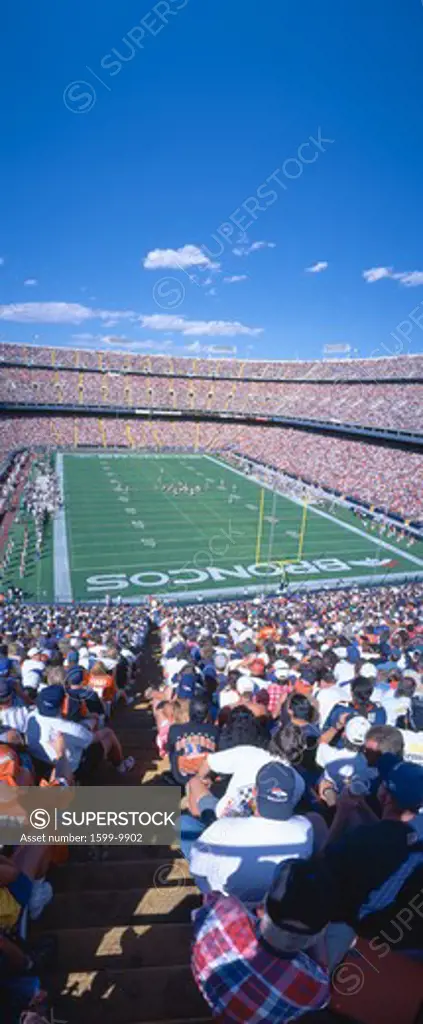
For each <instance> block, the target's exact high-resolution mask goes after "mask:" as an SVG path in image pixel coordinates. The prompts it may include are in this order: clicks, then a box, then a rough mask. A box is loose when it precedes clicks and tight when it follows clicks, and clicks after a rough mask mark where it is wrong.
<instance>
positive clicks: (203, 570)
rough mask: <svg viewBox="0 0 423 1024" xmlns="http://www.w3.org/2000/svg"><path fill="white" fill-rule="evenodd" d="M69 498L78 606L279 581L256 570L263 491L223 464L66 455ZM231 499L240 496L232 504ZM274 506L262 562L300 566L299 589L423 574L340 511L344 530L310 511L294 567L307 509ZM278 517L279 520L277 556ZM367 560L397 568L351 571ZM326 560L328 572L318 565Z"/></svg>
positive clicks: (293, 569)
mask: <svg viewBox="0 0 423 1024" xmlns="http://www.w3.org/2000/svg"><path fill="white" fill-rule="evenodd" d="M161 481H165V482H167V483H170V482H171V481H184V482H187V483H188V484H189V485H191V484H192V485H195V484H199V485H200V486H201V488H202V490H201V493H200V494H199V495H195V496H191V495H186V494H180V495H178V496H171V495H169V494H166V493H163V492H162V491H161V489H160V483H161ZM206 484H208V488H207V490H205V487H206ZM119 488H122V489H124V488H127V491H126V490H122V491H120V490H119ZM64 491H65V507H66V524H67V538H68V550H69V563H70V570H71V583H72V591H73V596H74V598H76V599H79V600H80V599H83V598H87V597H89V598H97V599H99V598H101V597H104V595H105V593H110V594H112V595H114V596H117V595H118V594H120V595H121V596H122V598H124V599H125V598H128V597H142V596H146V595H148V594H151V593H160V594H162V595H163V594H172V593H173V594H178V595H181V594H185V596H187V595H189V594H190V593H196V592H197V591H201V592H205V593H212V592H213V591H218V590H223V589H228V588H238V589H239V590H241V591H243V590H244V589H250V588H251V587H254V586H257V585H260V584H267V585H269V586H270V585H271V584H273V585H274V584H275V582H277V579H278V577H277V575H274V573H275V572H277V570H275V569H274V567H273V568H272V567H270V568H269V567H268V568H266V567H264V568H263V567H261V568H256V569H255V570H254V569H253V568H252V567H254V565H255V562H256V537H257V525H258V515H259V499H260V489H259V486H258V485H257V483H256V482H255V481H252V480H250V479H247V478H245V477H243V476H240V475H239V474H236V473H234V472H233V470H232V469H230V468H229V467H227V466H225V465H224V464H223V463H217V462H216V461H213V460H212V459H210V458H207V457H204V456H188V455H186V456H183V455H180V456H173V455H168V456H166V455H163V456H157V457H154V456H141V455H132V454H131V455H127V456H122V455H117V456H113V455H112V454H109V455H105V456H103V455H100V456H99V455H92V456H91V455H90V456H78V455H65V456H64ZM231 495H235V497H233V498H232V501H230V500H229V499H230V496H231ZM273 500H274V499H273V494H272V493H270V492H269V491H266V492H265V509H264V517H265V518H264V529H263V538H262V545H261V557H260V561H261V562H263V563H268V562H272V561H273V560H274V559H276V558H277V559H285V560H288V559H292V560H293V561H294V564H293V565H291V566H290V567H289V568H288V572H289V578H290V580H292V581H298V582H300V581H302V580H318V579H328V578H333V577H335V578H337V577H338V578H339V577H341V578H347V579H349V578H350V577H351V578H352V577H360V576H367V575H372V574H378V575H380V574H381V573H383V574H385V573H386V574H387V575H391V574H393V573H398V572H407V571H408V572H418V571H419V569H423V561H422V563H421V565H420V566H419V565H416V564H415V563H413V562H412V561H411V560H409V559H408V557H407V555H408V551H407V549H404V551H401V549H400V548H399V546H398V545H396V544H395V545H394V547H395V552H392V551H389V550H385V549H384V548H383V547H382V546H381V545H379V544H378V543H374V542H373V537H374V535H373V534H370V535H369V537H367V536H366V535H364V536H362V535H357V534H355V533H353V532H351V531H349V530H347V529H346V528H345V526H344V522H345V523H346V525H349V524H352V525H353V526H355V527H357V525H359V524H358V523H357V520H356V519H355V518H354V517H353V515H352V514H351V513H349V512H347V513H345V512H344V511H343V513H342V516H343V519H342V520H340V521H339V522H337V521H336V519H334V518H331V519H325V518H323V517H322V516H319V515H317V514H316V513H315V512H314V511H312V510H311V509H310V511H309V514H308V521H307V530H306V535H305V543H304V549H303V559H302V563H301V564H300V565H296V564H295V559H296V558H297V556H298V544H299V540H298V534H299V531H300V526H301V516H302V508H301V507H300V506H299V505H297V504H295V503H294V502H292V501H290V500H289V499H286V498H283V497H280V496H277V498H276V504H275V507H273ZM131 509H132V510H134V511H130V510H131ZM272 511H273V513H274V517H275V519H276V520H277V522H276V524H275V525H274V530H273V538H272V548H271V550H270V549H269V542H270V539H271V525H272V524H271V523H270V522H269V520H268V517H270V516H271V513H272ZM416 550H417V545H416V546H415V547H414V548H413V549H412V551H411V552H410V554H411V555H412V556H414V557H415V556H416ZM396 552H398V553H396ZM368 558H371V559H376V560H377V561H379V562H380V561H384V560H385V559H386V560H387V561H388V562H391V561H392V562H393V563H394V564H392V565H382V566H381V565H375V566H371V565H367V564H366V565H364V566H363V565H358V566H353V565H351V564H350V563H351V562H353V561H359V562H361V561H364V560H366V559H368ZM327 559H337V560H338V563H336V562H334V563H330V562H327V561H325V560H327ZM319 561H320V562H321V563H322V564H320V565H316V562H319ZM181 570H183V571H181ZM210 570H211V572H210ZM224 570H226V573H225V572H224ZM94 577H95V579H93V578H94ZM98 577H103V578H102V579H98ZM133 577H135V579H134V578H133Z"/></svg>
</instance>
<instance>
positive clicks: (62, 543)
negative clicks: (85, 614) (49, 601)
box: [53, 453, 72, 603]
mask: <svg viewBox="0 0 423 1024" xmlns="http://www.w3.org/2000/svg"><path fill="white" fill-rule="evenodd" d="M56 473H57V476H58V481H59V488H60V497H61V499H62V503H63V504H62V508H60V509H59V511H58V512H56V515H55V517H54V520H53V586H54V600H55V601H56V602H57V603H60V602H61V601H72V586H71V578H70V568H69V551H68V538H67V533H66V511H65V505H64V486H63V455H62V454H61V453H58V454H57V456H56Z"/></svg>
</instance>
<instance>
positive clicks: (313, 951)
mask: <svg viewBox="0 0 423 1024" xmlns="http://www.w3.org/2000/svg"><path fill="white" fill-rule="evenodd" d="M297 864H302V862H301V861H298V862H296V861H294V862H287V863H286V864H282V867H281V868H280V869H279V872H280V875H279V876H278V879H277V888H276V891H275V892H273V891H271V893H270V894H269V897H268V899H267V901H266V905H265V914H264V916H263V917H262V919H261V920H260V918H257V917H256V916H255V915H253V914H252V913H250V912H249V911H248V910H247V909H246V908H245V907H244V906H243V904H242V903H241V902H240V901H239V900H237V899H236V898H235V897H234V896H222V895H220V894H218V893H210V894H209V895H208V896H206V898H205V901H204V904H203V906H202V907H201V909H200V910H197V911H196V912H195V915H194V942H193V946H192V958H191V968H192V972H193V975H194V979H195V981H196V984H197V985H198V987H199V989H200V991H201V992H202V995H203V996H204V999H205V1000H206V1002H207V1003H208V1005H209V1006H210V1007H211V1010H212V1012H213V1015H214V1016H215V1017H218V1018H219V1019H220V1020H221V1021H224V1020H228V1021H233V1022H234V1024H245V1021H247V1020H260V1021H261V1022H262V1024H282V1022H283V1021H289V1020H291V1021H293V1020H297V1019H298V1018H300V1017H301V1018H302V1017H303V1016H305V1015H306V1014H307V1013H308V1012H310V1011H312V1010H319V1009H321V1008H322V1007H324V1006H326V1005H327V1003H328V1002H329V996H330V989H329V977H328V974H327V971H326V969H325V968H324V967H323V966H321V964H322V960H320V962H319V960H318V959H317V957H318V956H319V954H320V955H321V941H320V939H321V937H320V933H319V932H314V931H312V930H311V928H310V927H309V926H307V925H305V926H303V925H301V924H300V923H299V922H298V916H297V913H296V912H295V910H294V909H293V906H292V904H293V903H294V906H295V902H296V901H295V899H294V900H291V901H289V903H288V906H287V910H286V911H285V909H284V897H285V893H286V890H287V889H288V890H289V883H290V880H291V879H292V878H293V877H294V879H295V870H296V867H297ZM301 885H302V879H301V881H300V887H301ZM297 891H298V886H296V892H297ZM314 956H316V958H314Z"/></svg>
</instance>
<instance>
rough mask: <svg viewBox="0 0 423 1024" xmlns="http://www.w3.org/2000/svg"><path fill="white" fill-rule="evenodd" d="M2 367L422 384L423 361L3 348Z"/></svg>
mask: <svg viewBox="0 0 423 1024" xmlns="http://www.w3.org/2000/svg"><path fill="white" fill-rule="evenodd" d="M0 362H3V363H7V364H11V365H18V366H29V367H31V366H39V367H44V368H46V369H51V368H53V369H80V370H84V369H86V370H116V371H118V372H126V373H135V372H138V373H145V374H151V375H154V374H166V375H168V376H171V377H172V376H173V375H174V374H178V375H180V376H182V377H185V376H186V377H190V376H204V377H209V378H214V379H217V380H219V379H221V378H222V377H229V378H231V379H235V380H251V379H255V378H258V379H263V380H332V381H342V380H352V381H354V380H380V379H383V380H395V379H398V378H403V379H409V380H413V379H417V380H418V379H421V378H422V377H423V356H422V355H420V354H416V355H408V354H406V355H393V356H376V357H371V358H369V359H314V360H304V359H279V360H257V359H248V360H242V359H231V358H230V357H229V358H227V357H225V358H224V359H219V358H209V359H201V358H197V357H196V356H192V357H187V356H170V355H166V356H165V355H137V354H133V353H127V352H112V351H109V352H103V351H89V350H87V349H68V348H48V347H46V346H44V345H13V344H9V343H7V342H0Z"/></svg>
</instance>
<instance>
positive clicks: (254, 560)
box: [0, 345, 423, 601]
mask: <svg viewBox="0 0 423 1024" xmlns="http://www.w3.org/2000/svg"><path fill="white" fill-rule="evenodd" d="M0 354H1V359H2V366H3V370H4V372H3V374H2V381H1V385H0V388H1V391H0V397H1V400H2V405H3V413H4V419H3V423H2V428H1V447H2V452H3V455H4V458H5V462H4V465H3V479H4V480H5V481H7V476H8V473H10V472H11V471H12V470H13V465H14V463H15V462H16V459H21V458H22V457H24V456H25V453H26V452H28V449H27V448H26V446H25V439H27V438H28V435H31V437H33V438H34V439H35V440H36V445H34V446H33V447H34V448H37V449H38V450H39V452H43V453H44V456H45V454H46V453H47V454H48V458H49V461H50V466H51V467H52V468H53V469H54V472H55V473H56V474H57V479H58V488H59V490H60V503H61V509H60V512H59V513H58V515H57V516H56V517H55V518H54V521H53V522H52V521H46V523H45V524H44V527H43V545H42V552H40V553H39V556H37V557H36V558H35V557H34V544H35V538H34V529H33V527H32V526H31V522H29V523H27V524H26V525H25V522H24V517H22V516H20V515H17V516H16V517H14V522H13V525H10V526H8V527H7V540H6V533H5V531H3V540H4V541H5V542H6V543H5V544H4V547H5V549H6V551H7V552H8V557H7V565H6V570H5V572H4V581H3V586H4V587H6V588H7V587H14V586H20V587H22V590H23V592H24V593H25V596H26V597H27V598H29V599H35V600H41V599H43V600H45V601H51V600H56V601H71V600H73V599H75V600H79V601H80V600H100V599H101V598H104V596H105V595H106V594H109V595H110V596H117V595H120V596H121V597H122V598H124V599H130V600H134V601H136V600H139V601H142V600H143V599H144V600H145V599H146V598H147V597H148V596H151V595H152V594H153V595H159V596H160V597H161V598H165V599H166V598H170V599H171V598H172V597H174V598H176V599H177V600H179V599H181V598H186V599H189V598H190V597H191V598H194V599H195V598H196V597H200V598H201V597H204V596H210V597H212V596H213V594H214V595H215V596H216V597H219V596H220V597H222V596H228V597H229V596H231V595H232V596H240V595H242V594H244V596H245V595H247V594H251V595H253V594H254V593H261V592H263V591H268V592H271V591H272V590H274V589H275V587H277V586H280V585H284V586H288V587H291V588H292V587H294V588H298V586H299V585H301V586H303V587H304V588H307V587H308V586H313V585H314V586H316V585H328V586H331V585H339V584H340V583H342V582H343V581H345V579H348V580H350V581H351V583H359V584H360V583H366V582H372V580H373V581H374V582H379V583H380V582H382V580H384V579H388V578H389V579H392V582H394V581H395V580H404V581H405V580H407V579H408V580H411V579H416V578H419V574H420V572H421V570H422V568H423V549H422V546H421V527H422V508H421V493H422V482H423V481H422V462H421V454H420V453H421V440H422V439H421V409H422V404H423V403H422V392H423V386H422V383H421V380H422V375H423V374H422V368H423V360H422V357H421V356H415V357H408V358H407V357H397V358H395V357H392V358H382V359H378V358H376V359H373V360H366V361H364V360H362V361H361V360H346V361H344V362H342V361H339V362H336V361H334V362H332V361H322V362H320V363H319V362H315V363H308V362H304V363H302V362H300V361H299V362H291V363H289V362H287V363H283V362H279V363H273V364H271V363H254V362H251V364H246V363H245V362H244V363H242V362H239V363H237V362H236V360H231V359H227V360H225V361H222V360H220V361H215V360H210V361H205V360H197V359H183V358H180V359H168V358H166V357H142V356H141V357H135V356H131V355H130V356H127V355H124V354H122V355H120V354H118V353H114V354H111V353H104V352H98V353H95V352H91V351H85V352H84V351H75V352H72V353H70V352H68V351H66V350H60V349H46V348H42V347H31V348H25V347H23V346H13V345H3V346H2V347H1V349H0ZM7 460H9V461H7ZM30 463H31V458H30V457H29V456H28V459H27V462H26V469H25V474H26V475H27V476H28V475H30V474H31V468H30ZM363 470H364V472H363ZM21 483H22V479H21ZM24 544H25V547H24V549H23V545H24ZM23 550H24V555H23V554H22V552H23Z"/></svg>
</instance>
